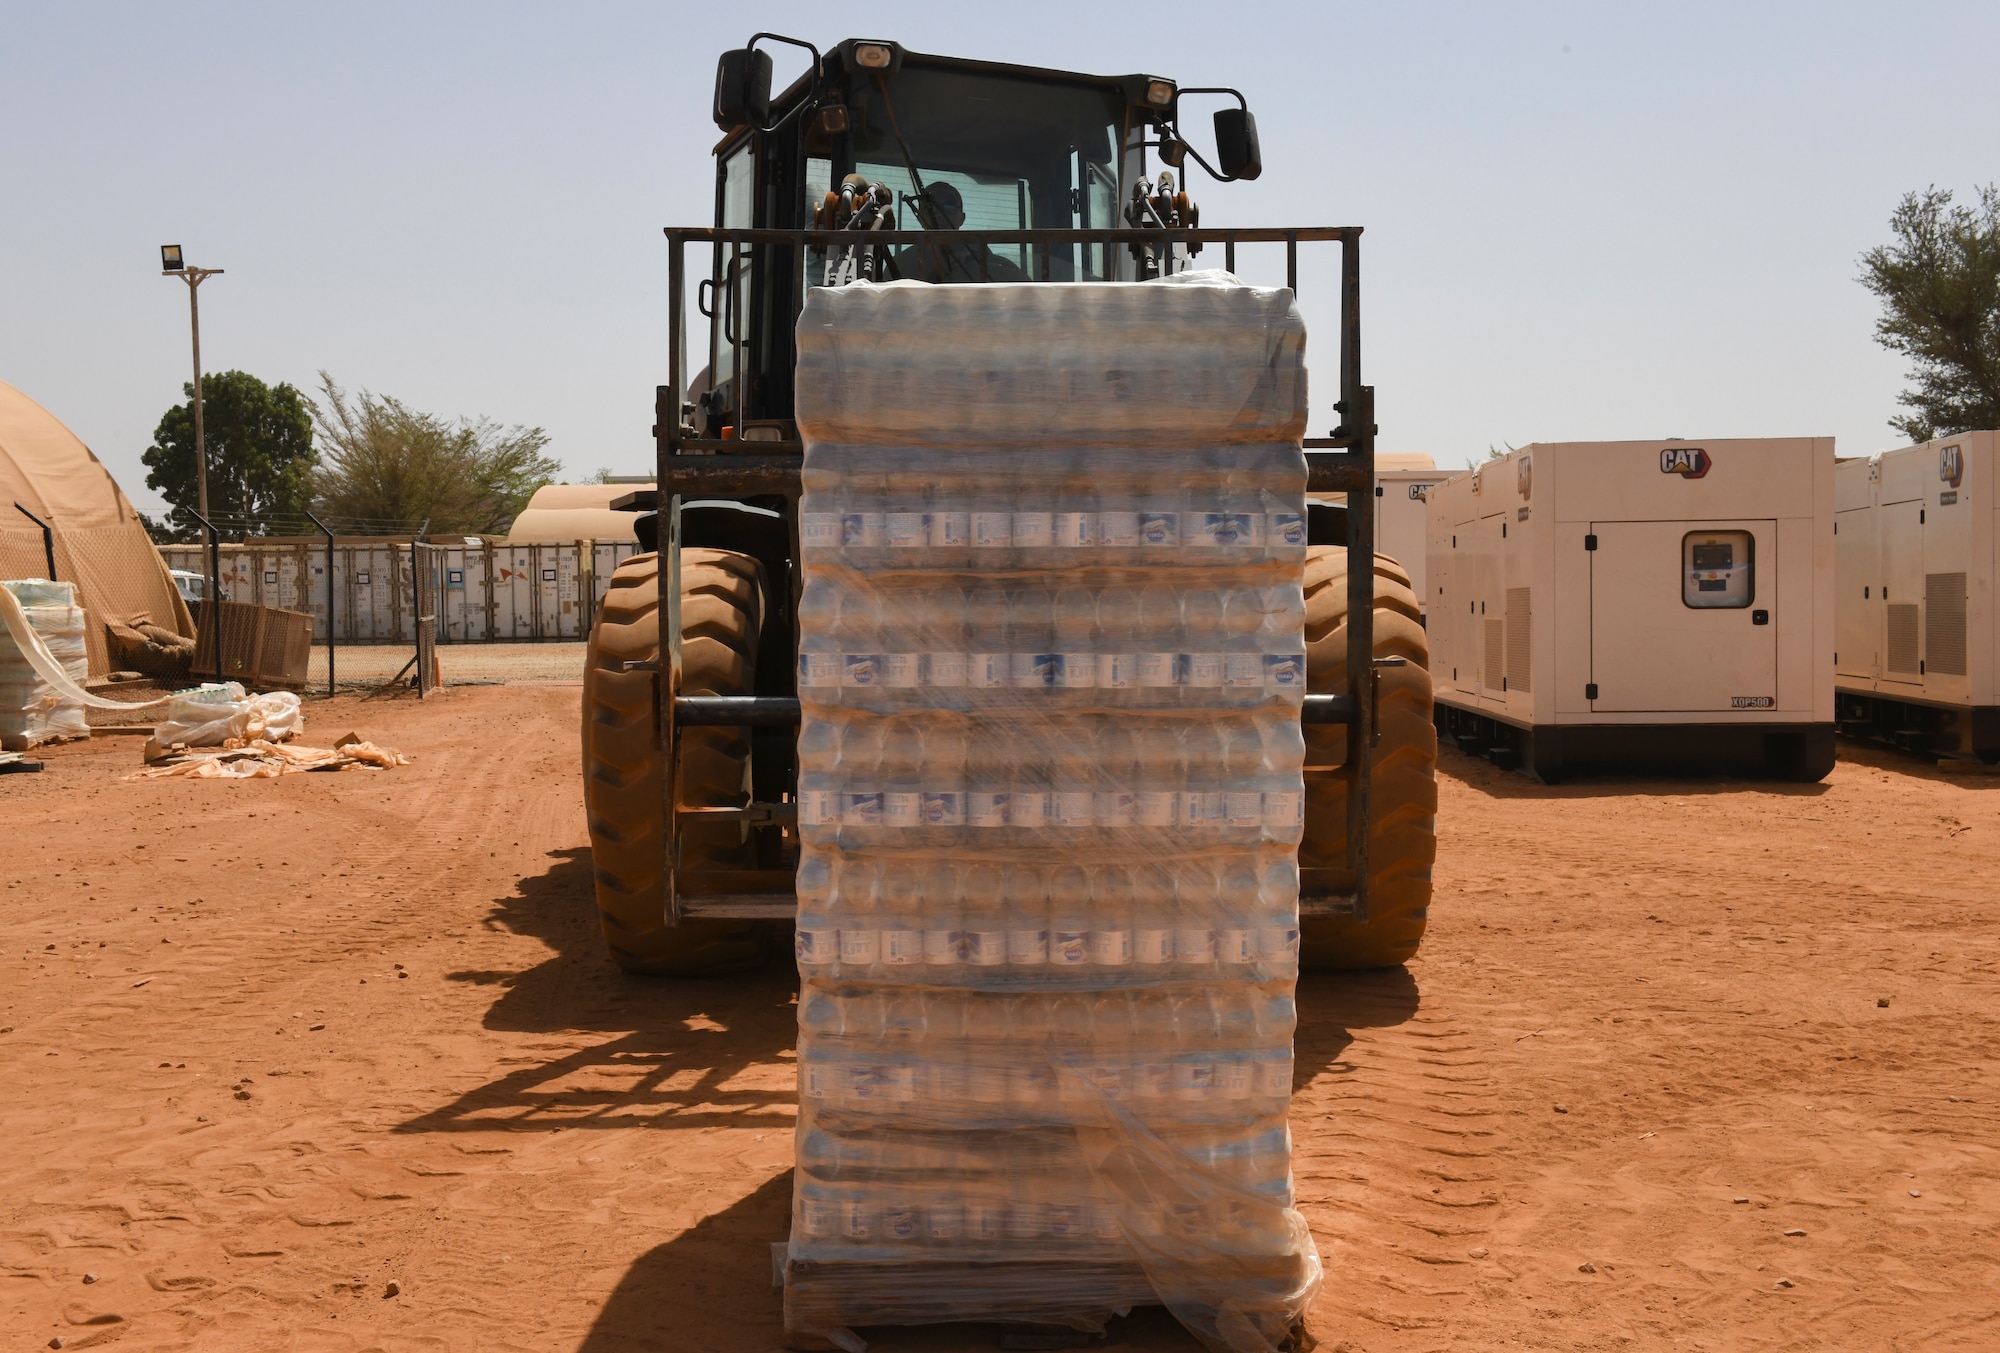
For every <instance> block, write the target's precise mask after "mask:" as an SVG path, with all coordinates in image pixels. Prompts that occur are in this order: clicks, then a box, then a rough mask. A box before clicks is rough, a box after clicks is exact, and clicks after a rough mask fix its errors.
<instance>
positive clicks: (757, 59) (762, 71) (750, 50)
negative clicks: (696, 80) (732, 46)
mask: <svg viewBox="0 0 2000 1353" xmlns="http://www.w3.org/2000/svg"><path fill="white" fill-rule="evenodd" d="M770 118H771V54H770V53H769V52H760V51H758V50H757V49H756V48H754V47H741V48H738V49H737V50H736V51H733V52H724V53H723V54H722V58H721V59H720V60H719V61H717V62H716V63H715V125H716V126H718V127H720V128H721V129H722V130H723V131H726V132H727V131H734V130H736V129H737V128H738V127H741V126H744V125H745V124H748V125H750V126H755V127H761V126H763V125H764V124H765V123H766V122H768V121H769V120H770Z"/></svg>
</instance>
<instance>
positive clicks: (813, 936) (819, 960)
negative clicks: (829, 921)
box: [792, 923, 840, 968]
mask: <svg viewBox="0 0 2000 1353" xmlns="http://www.w3.org/2000/svg"><path fill="white" fill-rule="evenodd" d="M792 949H793V952H794V953H795V954H796V955H797V956H798V960H799V962H800V964H802V965H803V966H805V967H808V968H817V967H821V966H823V965H825V964H828V963H833V962H836V961H837V960H838V959H839V958H840V932H839V931H838V930H836V929H834V928H833V927H832V926H819V925H808V924H804V923H801V924H800V925H799V927H798V929H796V930H794V931H793V932H792Z"/></svg>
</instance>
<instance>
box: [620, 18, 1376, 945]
mask: <svg viewBox="0 0 2000 1353" xmlns="http://www.w3.org/2000/svg"><path fill="white" fill-rule="evenodd" d="M855 45H856V44H855V43H852V42H849V43H844V44H842V45H841V47H838V48H836V49H834V51H832V52H829V53H828V54H827V57H826V59H825V60H824V61H823V62H821V63H820V64H819V66H818V67H817V68H816V71H815V72H814V73H813V74H812V75H811V76H810V77H801V79H800V80H799V81H798V82H797V83H796V84H794V85H793V87H792V88H791V89H789V90H787V91H786V93H785V94H784V95H783V96H782V97H781V98H780V99H779V100H777V101H776V103H775V105H774V107H773V110H772V116H773V117H774V118H775V119H776V120H775V121H774V122H773V123H772V125H771V126H770V127H768V128H766V127H763V126H746V127H742V128H739V129H737V130H736V131H734V132H732V133H731V134H730V135H729V136H726V137H725V138H724V139H723V141H722V143H721V144H720V145H719V146H718V147H717V156H718V161H717V162H718V182H717V191H716V215H717V220H718V222H719V223H720V222H723V221H724V218H725V216H726V214H727V213H728V212H729V211H730V210H731V209H732V204H730V203H727V202H726V201H725V197H726V194H727V191H728V185H727V183H726V176H727V173H728V170H727V167H726V166H727V159H728V157H729V156H731V155H734V154H737V153H738V152H739V151H740V150H741V149H743V148H744V147H746V146H747V147H749V148H750V153H751V154H752V156H753V158H754V160H755V161H756V162H757V163H759V164H760V166H761V165H762V164H763V163H765V162H766V161H767V160H768V159H769V156H770V154H771V153H777V154H780V155H782V156H783V158H784V159H785V160H786V161H788V162H790V163H791V164H792V165H793V166H794V167H795V168H796V169H797V170H798V171H799V172H801V173H802V172H803V170H804V164H805V161H806V158H807V157H806V155H805V153H804V152H805V142H804V140H803V137H802V136H801V135H800V129H801V128H802V127H803V126H804V125H805V124H806V121H807V115H808V114H811V113H812V112H813V111H814V109H816V108H823V107H825V106H827V103H828V100H829V97H830V95H832V94H835V93H837V92H838V91H839V78H838V77H839V76H840V73H841V70H842V69H843V67H842V64H841V61H840V60H839V58H843V57H844V58H846V61H847V64H848V68H851V66H852V56H851V53H852V48H853V47H854V46H855ZM879 45H884V46H886V45H887V44H879ZM732 55H737V54H732ZM897 66H898V68H899V69H900V68H908V67H918V68H921V67H922V66H933V67H936V68H940V69H948V70H965V71H973V72H979V73H984V74H997V75H1004V76H1008V77H1018V78H1021V79H1036V80H1053V81H1057V82H1069V83H1072V84H1077V83H1083V84H1090V85H1096V86H1099V87H1107V86H1108V87H1110V88H1112V89H1114V90H1117V91H1119V92H1121V94H1125V93H1126V91H1128V90H1129V89H1131V88H1132V87H1133V86H1134V82H1135V81H1144V80H1146V79H1147V78H1148V77H1124V78H1122V79H1116V78H1114V79H1102V78H1099V77H1089V76H1066V75H1061V74H1059V73H1055V72H1048V71H1037V70H1031V69H1027V68H1021V67H1010V66H998V65H994V64H992V63H985V62H974V61H958V60H950V59H946V58H938V57H921V56H918V55H917V54H915V53H903V52H901V51H900V49H898V51H897ZM822 76H825V77H826V78H821V77H822ZM1137 87H1138V88H1139V89H1141V90H1142V91H1143V89H1144V85H1143V84H1140V85H1138V86H1137ZM1227 92H1232V93H1233V91H1227ZM1126 97H1127V103H1128V106H1130V107H1137V106H1138V105H1136V104H1134V103H1133V102H1132V100H1131V99H1130V97H1129V94H1127V95H1126ZM1239 100H1240V96H1239ZM720 103H721V99H720V98H718V105H720ZM1154 126H1164V127H1166V128H1168V129H1169V134H1170V135H1171V134H1172V132H1171V127H1172V124H1171V121H1170V120H1168V119H1163V118H1157V117H1156V118H1152V119H1150V120H1148V119H1145V118H1142V117H1137V116H1134V117H1131V118H1128V119H1127V123H1126V127H1125V130H1124V133H1123V136H1124V144H1125V147H1126V152H1127V153H1126V154H1125V155H1124V156H1123V157H1121V158H1122V159H1123V160H1124V161H1125V163H1126V164H1127V165H1129V166H1130V168H1131V172H1130V174H1129V175H1128V174H1127V173H1126V172H1125V169H1124V168H1121V173H1120V187H1121V191H1123V190H1125V189H1126V188H1127V187H1128V186H1129V183H1130V182H1133V181H1136V179H1137V177H1138V176H1139V175H1140V174H1142V173H1143V172H1144V165H1145V160H1144V151H1145V149H1146V148H1147V147H1148V146H1151V145H1157V144H1158V142H1147V141H1145V140H1144V132H1145V130H1146V129H1147V128H1149V127H1154ZM788 128H789V132H788V131H787V129H788ZM1253 135H1254V133H1253ZM788 138H789V139H788ZM773 147H776V150H775V152H774V151H773ZM850 161H851V156H850ZM839 163H840V161H839V159H838V158H837V157H834V164H835V165H836V166H837V165H838V164H839ZM839 177H840V175H839V174H834V175H832V178H833V181H834V182H836V183H837V182H838V181H839ZM778 178H779V180H780V181H781V180H782V176H778ZM792 182H793V183H799V182H801V180H800V179H793V180H792ZM777 186H779V183H777V182H767V181H766V178H765V176H764V173H763V170H762V168H761V167H760V169H759V173H758V178H757V182H756V185H755V188H756V190H755V191H754V192H753V194H752V201H753V205H754V215H755V216H756V217H762V218H764V220H765V222H769V221H770V220H771V219H772V218H777V219H779V220H783V221H784V222H785V224H784V225H780V226H773V225H769V224H753V225H749V226H728V225H726V224H718V225H717V226H716V227H713V228H681V227H669V228H668V229H667V230H666V232H665V233H666V239H667V249H668V259H667V264H668V272H667V291H668V316H667V320H668V323H667V334H668V340H667V383H666V384H664V385H662V386H660V387H659V388H658V391H657V396H656V401H655V422H654V429H653V433H654V438H655V442H656V447H657V455H658V462H657V464H658V478H657V480H656V483H657V485H658V488H657V489H656V490H641V491H638V492H634V493H630V494H627V495H625V496H624V497H622V498H621V499H619V500H618V501H617V502H616V503H615V504H614V506H617V507H621V508H624V509H626V510H630V511H637V512H653V513H656V516H655V519H654V521H653V522H651V523H648V525H650V526H651V533H652V534H653V536H654V539H655V542H656V543H657V545H658V548H659V551H660V554H661V561H660V593H661V603H662V611H663V613H664V621H663V624H662V627H661V653H660V657H659V658H658V659H657V660H656V661H654V662H651V663H642V664H628V666H630V667H644V668H651V669H653V670H656V671H658V672H659V674H660V677H661V679H660V680H659V681H658V682H656V684H655V692H656V699H657V702H658V703H657V718H656V724H655V726H656V728H657V731H658V736H659V738H660V740H661V748H662V755H663V764H664V765H665V767H666V768H667V771H668V773H667V774H665V775H663V777H662V781H663V790H664V795H665V800H666V801H665V804H664V805H663V806H664V809H665V824H666V832H665V836H666V853H667V859H666V868H665V870H664V871H663V872H664V878H665V895H664V897H663V898H662V904H663V907H664V910H665V914H666V919H667V922H668V924H670V925H671V924H675V923H677V922H678V921H679V920H680V919H681V918H683V917H732V918H761V919H770V920H784V921H789V920H791V919H793V917H794V916H795V915H796V913H797V909H798V899H797V891H796V875H797V863H796V850H797V838H796V824H797V809H796V806H795V798H794V796H795V792H796V788H797V729H798V726H799V723H800V719H801V714H800V705H799V698H798V689H797V676H798V665H797V661H796V658H797V654H798V652H799V635H798V621H797V616H798V600H799V596H800V593H801V591H802V590H803V585H804V584H803V577H802V573H801V570H800V569H799V567H798V563H797V561H798V560H799V559H800V558H801V554H800V542H799V511H798V509H799V496H800V492H801V483H800V470H801V466H802V462H803V458H804V451H805V448H804V445H803V444H802V443H801V442H800V440H799V438H798V432H797V428H796V424H795V423H794V422H793V421H792V407H791V404H792V366H793V361H794V351H793V342H792V333H793V330H794V327H795V323H796V319H797V315H798V312H799V311H800V309H802V308H803V298H804V296H805V293H806V290H807V287H808V286H809V285H812V284H813V283H812V279H813V276H814V273H813V269H814V268H815V266H818V267H820V268H822V269H823V268H824V266H825V261H826V259H827V257H828V255H829V253H830V252H836V251H841V250H848V249H856V248H859V249H867V250H871V251H876V255H877V257H878V258H879V257H887V256H890V255H892V254H893V253H894V251H896V250H899V249H906V248H910V247H913V246H926V245H930V246H935V245H937V244H938V243H939V239H940V236H939V233H938V232H933V231H925V230H871V231H867V232H860V231H842V230H822V229H808V228H805V225H806V223H807V220H808V219H809V218H807V217H806V216H805V214H804V213H805V211H806V207H807V203H806V194H805V193H804V192H803V191H798V192H791V191H785V192H777V191H772V190H771V189H774V188H776V187H777ZM1122 205H1123V203H1122V201H1121V202H1120V206H1122ZM948 238H949V243H950V244H951V245H953V246H957V247H960V248H963V249H969V250H973V251H976V254H977V258H978V260H979V264H980V268H979V271H980V274H981V276H980V278H979V279H978V280H980V281H986V280H990V268H989V266H988V264H989V262H990V260H992V259H993V258H994V257H995V256H996V255H995V252H994V251H995V249H996V247H1000V246H1012V247H1013V250H1014V252H1015V257H1016V258H1017V259H1019V260H1022V261H1023V263H1024V264H1025V268H1024V269H1022V270H1023V271H1025V272H1026V273H1027V275H1028V279H1029V280H1030V281H1034V282H1055V281H1057V279H1056V277H1055V274H1056V273H1057V272H1058V271H1063V270H1064V269H1063V268H1062V267H1061V266H1060V260H1063V259H1065V258H1067V259H1070V260H1072V261H1074V260H1078V259H1083V258H1087V257H1089V254H1088V252H1087V251H1089V250H1090V249H1093V248H1095V249H1099V250H1101V251H1102V252H1101V253H1100V254H1099V255H1097V257H1098V258H1100V259H1102V260H1106V261H1107V264H1106V271H1109V265H1108V260H1111V259H1113V258H1117V259H1119V260H1120V263H1119V269H1120V272H1121V274H1122V275H1123V276H1126V277H1128V278H1129V277H1131V276H1133V275H1135V274H1140V273H1141V272H1142V270H1143V271H1144V273H1145V275H1154V274H1153V270H1157V272H1160V273H1171V272H1175V271H1180V270H1184V269H1185V268H1186V266H1187V262H1188V259H1189V257H1190V256H1191V255H1192V254H1195V253H1197V252H1199V251H1200V249H1201V248H1202V247H1203V246H1210V245H1219V246H1221V248H1222V250H1223V263H1224V266H1225V267H1226V268H1228V269H1229V270H1230V271H1234V269H1235V264H1236V248H1237V246H1238V245H1239V244H1246V245H1247V244H1255V245H1279V244H1282V245H1283V246H1284V248H1285V273H1286V283H1287V285H1288V286H1289V287H1290V288H1291V289H1292V290H1293V291H1294V292H1296V291H1297V289H1298V258H1299V246H1300V245H1302V244H1306V245H1320V244H1338V245H1339V246H1340V249H1341V268H1340V312H1339V313H1340V321H1339V324H1340V341H1339V360H1338V365H1339V373H1340V377H1339V379H1340V399H1339V402H1338V403H1337V404H1336V405H1335V406H1334V407H1335V409H1336V411H1337V412H1338V413H1339V414H1340V417H1341V424H1340V426H1339V427H1337V428H1336V429H1334V432H1333V434H1332V435H1331V436H1328V437H1319V438H1307V439H1305V441H1304V443H1303V447H1304V450H1305V457H1306V465H1307V491H1308V492H1309V493H1333V492H1338V493H1345V494H1346V496H1347V502H1348V505H1349V507H1348V511H1347V512H1346V513H1345V514H1341V515H1344V517H1345V531H1344V540H1341V541H1336V540H1331V539H1321V538H1319V537H1320V534H1321V526H1320V518H1319V516H1318V514H1315V526H1314V535H1313V537H1312V539H1313V543H1315V544H1335V543H1344V544H1345V546H1346V549H1347V555H1348V569H1347V614H1348V629H1347V650H1348V651H1347V670H1348V672H1349V673H1357V672H1365V673H1368V674H1369V680H1368V682H1367V685H1366V686H1365V687H1364V688H1362V690H1361V692H1360V693H1361V694H1362V695H1364V696H1365V697H1366V698H1360V699H1357V698H1356V688H1355V684H1354V682H1353V681H1352V679H1351V678H1350V682H1349V691H1348V693H1347V694H1341V695H1331V694H1309V695H1307V696H1306V697H1305V704H1304V711H1303V716H1302V717H1303V719H1304V721H1305V722H1307V723H1321V724H1345V725H1346V727H1347V730H1348V751H1347V755H1346V757H1345V759H1344V763H1343V765H1342V766H1341V768H1340V769H1339V770H1338V771H1336V772H1334V773H1336V774H1339V775H1342V776H1344V777H1345V778H1346V781H1347V803H1346V807H1347V832H1346V837H1347V861H1346V865H1345V867H1344V868H1305V869H1302V870H1301V874H1300V912H1301V914H1303V915H1344V916H1351V917H1354V918H1355V919H1359V920H1365V919H1367V916H1368V894H1367V877H1368V821H1369V778H1368V774H1367V771H1368V763H1369V760H1370V758H1369V757H1368V756H1367V755H1365V754H1361V753H1362V749H1366V748H1370V747H1373V746H1374V745H1375V744H1376V742H1377V741H1378V739H1379V733H1378V719H1377V705H1378V692H1379V677H1378V675H1377V673H1378V672H1379V668H1380V667H1382V666H1389V665H1400V664H1401V662H1402V660H1401V659H1395V658H1390V659H1376V658H1375V656H1374V550H1375V539H1374V537H1375V522H1374V503H1375V500H1374V495H1373V492H1372V490H1373V486H1374V477H1375V476H1374V472H1375V432H1376V428H1375V416H1374V415H1375V408H1374V405H1375V399H1374V389H1373V388H1372V387H1370V386H1366V385H1363V384H1362V383H1361V328H1360V281H1361V265H1360V242H1361V229H1360V228H1359V227H1354V226H1333V227H1303V228H1282V229H1159V228H1152V229H1133V228H1118V227H1091V228H1072V229H1060V228H1037V227H1030V228H1022V229H961V230H955V231H952V232H950V234H949V237H948ZM690 245H695V246H705V247H706V252H707V253H708V254H709V267H708V272H707V276H706V277H703V278H700V279H699V281H698V285H697V288H696V291H697V305H698V308H699V309H700V311H701V313H702V314H704V315H706V316H707V317H708V318H709V319H710V321H711V338H710V353H711V356H712V357H720V356H721V355H722V354H723V352H724V350H725V348H724V345H726V346H727V351H728V354H729V358H730V361H729V368H730V370H731V372H732V373H744V372H745V371H746V370H747V371H748V372H749V373H750V377H751V378H750V379H748V380H744V379H740V378H738V377H737V376H736V375H735V374H732V377H731V379H729V380H727V381H725V382H722V383H720V384H718V385H717V386H716V387H715V388H713V389H709V390H704V391H700V392H699V397H698V398H696V399H695V400H693V401H690V402H683V392H684V391H687V390H688V379H689V377H690V375H691V374H693V373H691V372H690V370H689V362H688V353H687V351H686V343H685V337H684V335H685V323H686V308H687V292H688V280H689V272H688V246H690ZM836 256H837V254H836ZM1128 262H1129V264H1130V266H1129V267H1128V266H1126V265H1127V263H1128ZM746 283H747V285H745V284H746ZM711 296H713V297H715V298H717V303H715V304H712V305H711V304H707V303H705V302H707V301H708V299H709V298H710V297H711ZM739 298H740V300H741V302H742V304H741V306H740V307H739V306H738V305H737V304H736V303H735V302H736V301H737V300H738V299H739ZM739 314H741V315H743V316H745V317H746V318H747V319H748V320H749V322H748V323H736V322H735V317H736V316H737V315H739ZM746 363H747V367H746ZM642 534H643V531H642ZM691 547H719V548H725V549H733V550H740V551H743V552H745V553H748V554H751V555H752V556H754V557H756V558H757V559H758V560H759V562H760V563H761V564H762V565H763V567H764V570H765V576H766V580H767V583H768V585H769V589H770V590H769V593H768V596H767V603H768V605H767V610H766V613H765V616H764V628H763V632H762V634H761V635H760V644H759V652H758V661H757V664H756V685H755V689H754V693H753V694H751V695H747V696H690V695H683V694H681V674H682V659H681V652H682V649H681V614H680V610H681V608H680V599H681V572H682V570H681V559H680V552H681V550H682V549H684V548H691ZM691 727H728V728H740V729H745V730H747V731H748V732H749V733H750V736H751V743H752V776H751V783H752V788H753V794H754V795H756V797H755V798H753V800H752V801H751V802H749V803H747V804H744V805H742V806H723V807H715V806H706V805H700V806H697V805H690V804H687V803H685V802H684V801H683V796H682V793H681V786H680V774H679V770H680V762H681V759H680V755H679V751H680V746H679V744H680V732H681V730H682V729H684V728H691ZM697 817H700V818H707V819H709V820H714V819H717V818H721V819H725V820H735V821H740V822H743V823H745V824H746V826H747V827H748V829H749V831H750V832H751V833H752V836H753V839H754V840H755V841H756V843H757V857H758V860H759V862H760V866H761V867H755V868H743V869H716V868H684V867H683V866H682V862H681V858H680V854H681V852H680V845H681V837H682V832H681V828H682V825H683V823H685V822H687V821H688V820H690V819H693V818H697Z"/></svg>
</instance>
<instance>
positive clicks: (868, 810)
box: [840, 793, 883, 827]
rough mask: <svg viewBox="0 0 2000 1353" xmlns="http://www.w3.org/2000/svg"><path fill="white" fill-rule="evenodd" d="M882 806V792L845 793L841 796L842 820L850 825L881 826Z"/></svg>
mask: <svg viewBox="0 0 2000 1353" xmlns="http://www.w3.org/2000/svg"><path fill="white" fill-rule="evenodd" d="M882 808H883V805H882V796H881V795H880V794H852V793H850V794H844V795H842V796H841V804H840V820H841V821H842V822H844V823H846V824H847V825H848V826H850V827H879V826H881V825H882Z"/></svg>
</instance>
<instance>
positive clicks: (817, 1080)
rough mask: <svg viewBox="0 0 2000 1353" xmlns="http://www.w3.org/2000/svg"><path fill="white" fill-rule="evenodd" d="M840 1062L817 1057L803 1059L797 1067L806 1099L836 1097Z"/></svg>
mask: <svg viewBox="0 0 2000 1353" xmlns="http://www.w3.org/2000/svg"><path fill="white" fill-rule="evenodd" d="M839 1068H840V1064H839V1063H838V1062H822V1061H819V1060H818V1059H812V1060H807V1061H804V1064H803V1065H801V1066H800V1067H799V1070H800V1072H802V1073H803V1074H802V1075H800V1077H799V1080H800V1081H801V1082H802V1083H803V1084H804V1087H805V1092H806V1098H807V1099H836V1098H838V1097H839V1094H838V1092H839V1089H840V1079H841V1075H840V1069H839Z"/></svg>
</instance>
